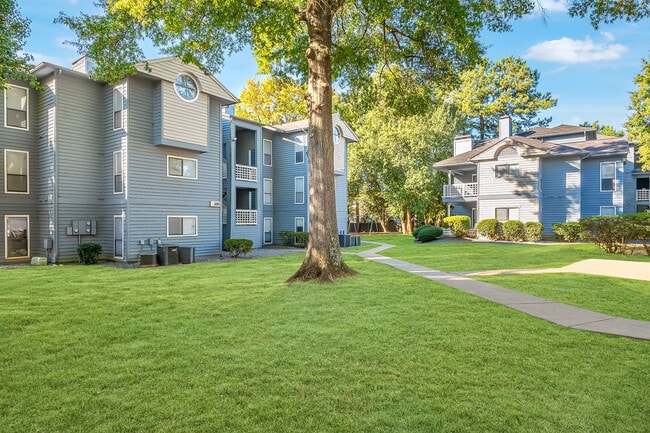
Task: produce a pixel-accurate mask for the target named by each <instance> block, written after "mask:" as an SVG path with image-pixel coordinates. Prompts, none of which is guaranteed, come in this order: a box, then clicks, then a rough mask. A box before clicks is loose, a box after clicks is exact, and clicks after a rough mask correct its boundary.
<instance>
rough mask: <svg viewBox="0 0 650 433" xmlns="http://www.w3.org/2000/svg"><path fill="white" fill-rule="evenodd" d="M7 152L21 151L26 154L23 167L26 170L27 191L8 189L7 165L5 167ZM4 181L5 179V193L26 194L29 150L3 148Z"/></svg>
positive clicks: (27, 192)
mask: <svg viewBox="0 0 650 433" xmlns="http://www.w3.org/2000/svg"><path fill="white" fill-rule="evenodd" d="M8 153H22V154H25V155H26V165H25V168H26V170H27V173H26V174H25V175H21V176H25V177H26V178H27V191H9V181H8V176H9V167H7V161H8V158H7V154H8ZM4 172H5V174H4V181H5V194H22V195H28V194H29V152H28V151H25V150H14V149H5V150H4Z"/></svg>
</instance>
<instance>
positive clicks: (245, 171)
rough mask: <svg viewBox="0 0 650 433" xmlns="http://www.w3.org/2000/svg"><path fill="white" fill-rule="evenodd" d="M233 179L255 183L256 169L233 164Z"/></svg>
mask: <svg viewBox="0 0 650 433" xmlns="http://www.w3.org/2000/svg"><path fill="white" fill-rule="evenodd" d="M235 179H237V180H245V181H248V182H257V167H250V166H248V165H240V164H235Z"/></svg>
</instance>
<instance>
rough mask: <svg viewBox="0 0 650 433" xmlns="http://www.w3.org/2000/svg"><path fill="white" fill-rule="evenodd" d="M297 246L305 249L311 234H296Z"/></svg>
mask: <svg viewBox="0 0 650 433" xmlns="http://www.w3.org/2000/svg"><path fill="white" fill-rule="evenodd" d="M294 235H295V237H296V246H297V247H300V248H305V247H306V246H307V244H308V243H309V232H295V233H294Z"/></svg>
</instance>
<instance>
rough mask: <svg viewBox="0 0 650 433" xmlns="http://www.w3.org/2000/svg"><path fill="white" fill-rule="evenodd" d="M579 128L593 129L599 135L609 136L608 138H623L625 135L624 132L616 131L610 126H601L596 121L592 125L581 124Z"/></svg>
mask: <svg viewBox="0 0 650 433" xmlns="http://www.w3.org/2000/svg"><path fill="white" fill-rule="evenodd" d="M580 126H585V127H587V128H594V129H595V130H596V132H598V133H599V134H603V135H609V136H610V137H623V136H624V135H625V130H623V129H616V128H614V127H613V126H612V125H601V124H600V122H599V121H597V120H596V121H595V122H592V123H589V122H583V123H581V124H580Z"/></svg>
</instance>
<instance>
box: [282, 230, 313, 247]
mask: <svg viewBox="0 0 650 433" xmlns="http://www.w3.org/2000/svg"><path fill="white" fill-rule="evenodd" d="M280 237H281V238H282V243H283V244H284V245H287V246H289V245H295V246H297V247H301V248H304V247H306V246H307V243H309V232H292V231H283V232H280Z"/></svg>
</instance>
